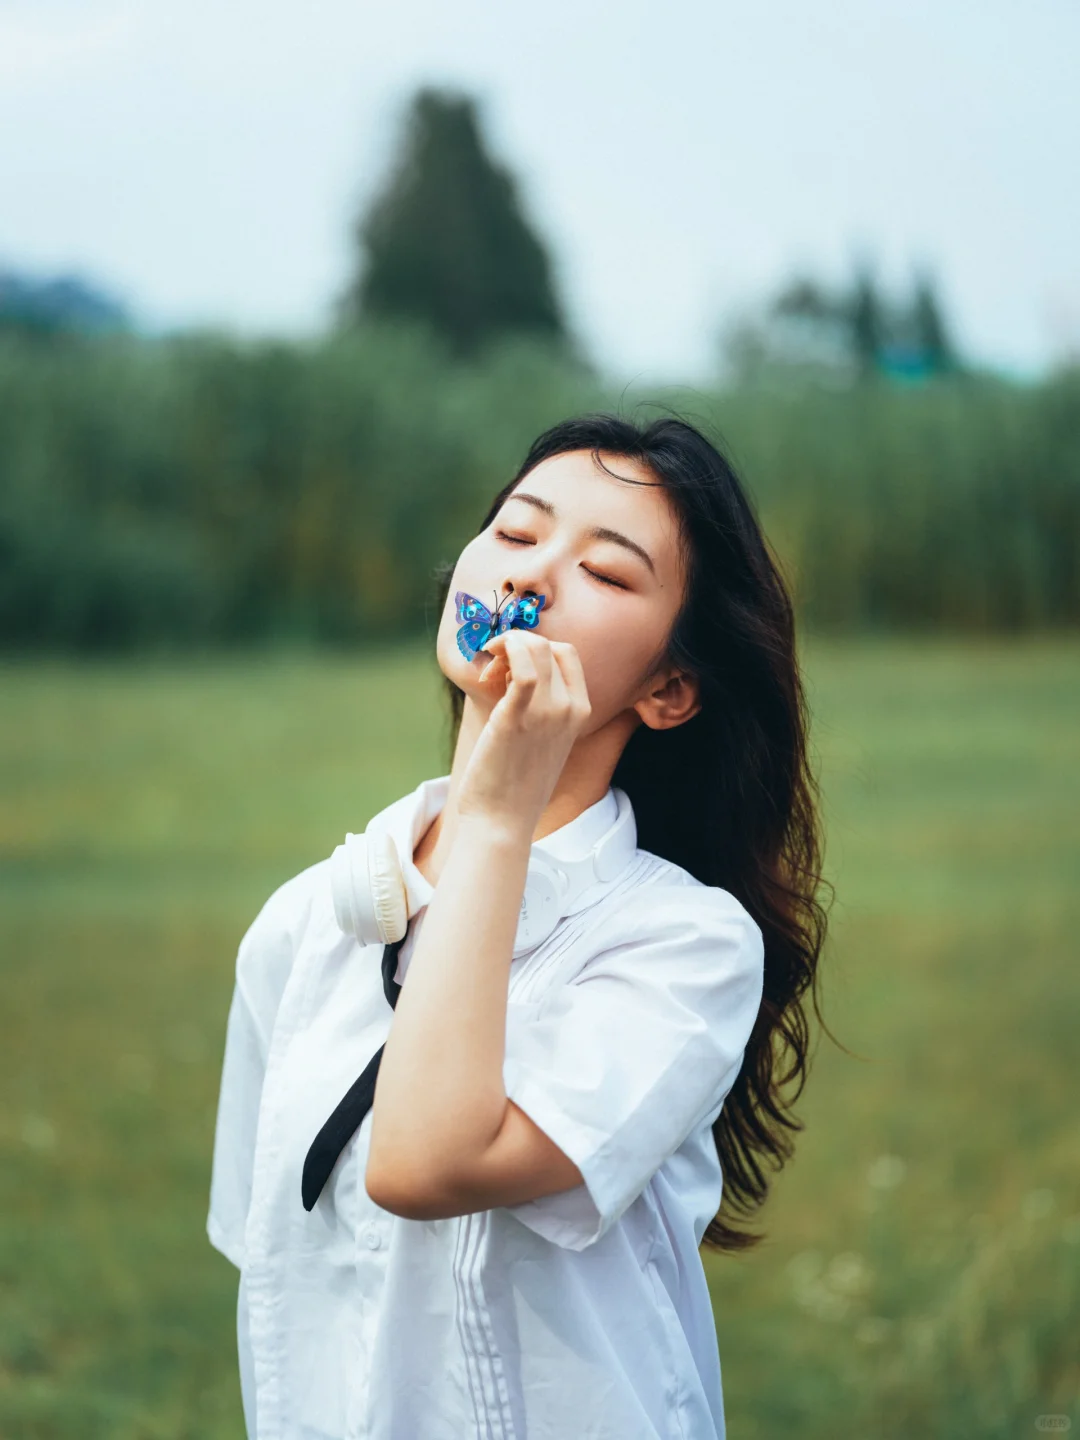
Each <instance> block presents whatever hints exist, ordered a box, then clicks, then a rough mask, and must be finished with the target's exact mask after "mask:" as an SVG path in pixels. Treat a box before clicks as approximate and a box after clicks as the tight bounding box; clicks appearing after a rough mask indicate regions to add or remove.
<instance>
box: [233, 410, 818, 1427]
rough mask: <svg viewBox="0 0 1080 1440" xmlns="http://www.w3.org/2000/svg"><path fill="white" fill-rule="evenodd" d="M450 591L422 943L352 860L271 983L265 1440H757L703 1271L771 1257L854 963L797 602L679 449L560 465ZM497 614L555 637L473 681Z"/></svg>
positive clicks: (659, 425)
mask: <svg viewBox="0 0 1080 1440" xmlns="http://www.w3.org/2000/svg"><path fill="white" fill-rule="evenodd" d="M444 580H445V582H446V588H445V591H444V595H443V608H442V616H441V622H440V626H439V632H438V639H437V657H438V662H439V665H440V668H441V669H442V671H443V674H444V675H445V677H446V681H447V685H448V688H449V691H450V696H451V700H452V713H453V718H454V737H453V739H454V744H453V759H452V764H451V769H450V773H449V775H447V776H443V777H439V778H437V779H434V780H429V781H425V782H424V783H423V784H421V785H420V786H419V787H418V788H417V790H416V791H414V792H413V793H412V794H410V795H407V796H405V797H403V798H402V799H401V800H399V801H396V802H395V803H394V804H393V805H391V806H389V807H388V808H387V809H386V810H384V811H383V812H382V813H381V814H380V815H378V816H375V817H373V818H372V820H371V821H370V822H369V824H368V827H367V833H368V835H369V836H372V835H378V834H382V835H389V836H390V837H391V838H393V839H394V841H395V844H396V847H397V851H398V854H399V856H400V859H401V869H402V878H403V880H404V885H405V890H406V893H407V901H408V905H407V908H408V915H409V926H408V932H407V934H406V936H405V937H404V941H403V942H399V943H398V944H397V945H394V946H386V947H385V948H383V947H381V946H370V945H358V943H357V940H356V938H355V937H354V936H352V935H350V934H348V933H346V931H345V930H344V929H343V928H342V926H341V924H340V923H338V919H337V913H338V912H335V909H334V904H333V900H332V895H331V885H330V880H329V870H328V867H329V864H330V862H329V861H320V862H319V863H318V864H316V865H313V866H311V867H310V868H309V869H307V870H305V871H303V872H302V873H301V874H300V875H298V876H295V877H294V878H293V879H292V880H290V881H288V882H286V884H284V885H283V886H281V887H280V888H279V889H278V890H277V891H276V892H275V893H274V895H272V896H271V897H270V899H269V900H268V901H267V903H266V905H265V906H264V907H263V909H262V911H261V912H260V914H259V915H258V917H257V918H256V920H255V921H254V922H253V924H252V926H251V928H250V929H249V930H248V932H247V934H246V935H245V936H244V938H243V941H242V942H241V946H240V951H239V954H238V957H237V968H236V987H235V990H234V995H233V1003H232V1007H231V1009H230V1014H229V1025H228V1035H227V1043H226V1054H225V1062H224V1067H223V1074H222V1089H221V1099H220V1103H219V1113H218V1126H217V1134H216V1138H215V1151H214V1174H213V1181H212V1188H211V1205H210V1214H209V1217H208V1221H207V1228H208V1232H209V1235H210V1238H211V1240H212V1242H213V1243H214V1244H215V1245H216V1246H217V1247H218V1248H219V1249H220V1250H222V1252H223V1253H224V1254H226V1255H227V1256H228V1257H229V1258H230V1259H231V1260H232V1261H233V1262H234V1263H235V1264H236V1265H237V1266H238V1267H239V1268H240V1271H241V1277H240V1294H239V1308H238V1328H239V1347H240V1362H241V1379H242V1392H243V1399H244V1409H245V1417H246V1421H247V1427H248V1434H249V1436H251V1437H255V1436H256V1435H257V1436H258V1440H279V1437H280V1440H297V1437H302V1440H330V1437H334V1440H337V1437H345V1436H349V1437H353V1436H355V1437H365V1440H367V1437H379V1440H462V1437H466V1436H469V1437H472V1436H478V1437H485V1440H489V1437H498V1440H511V1437H513V1440H526V1437H528V1440H575V1437H591V1440H647V1437H648V1440H652V1437H659V1436H663V1437H679V1440H718V1437H721V1440H722V1437H723V1435H724V1413H723V1399H722V1387H721V1376H720V1363H719V1359H718V1356H717V1345H716V1331H715V1326H714V1321H713V1315H712V1309H711V1305H710V1300H709V1294H708V1290H707V1287H706V1283H705V1276H704V1271H703V1268H702V1264H701V1259H700V1255H699V1251H698V1247H699V1245H700V1244H701V1243H702V1242H704V1243H705V1244H706V1245H709V1246H711V1247H713V1248H715V1249H717V1250H726V1251H735V1250H738V1249H740V1248H745V1247H747V1246H749V1245H751V1244H753V1243H756V1242H757V1241H758V1240H759V1239H760V1238H761V1237H760V1235H756V1234H752V1233H749V1232H747V1231H745V1230H741V1229H739V1228H736V1226H735V1225H733V1224H732V1220H733V1219H736V1218H742V1219H744V1220H745V1219H746V1218H747V1217H748V1216H749V1215H750V1214H751V1213H752V1212H753V1211H754V1210H755V1209H756V1208H757V1207H759V1206H760V1205H761V1204H762V1202H763V1201H764V1199H765V1196H766V1193H767V1190H768V1181H767V1179H766V1178H765V1175H764V1171H763V1162H769V1163H770V1164H772V1165H773V1166H774V1168H775V1167H776V1166H779V1165H781V1164H782V1163H783V1162H784V1160H785V1159H786V1158H787V1157H788V1156H789V1155H790V1153H791V1149H792V1140H791V1138H790V1136H789V1135H788V1134H787V1133H785V1132H786V1131H788V1130H794V1129H798V1128H801V1124H800V1122H797V1121H796V1120H795V1119H794V1118H792V1117H791V1116H790V1115H789V1114H788V1113H787V1112H788V1109H789V1107H790V1103H791V1099H786V1100H785V1099H784V1098H782V1096H781V1093H780V1085H781V1083H785V1084H786V1083H787V1082H788V1081H790V1080H798V1081H799V1086H798V1090H797V1091H796V1094H795V1096H794V1097H791V1098H797V1095H798V1093H799V1091H801V1088H802V1083H803V1081H804V1080H805V1071H806V1057H807V1028H808V1027H807V1021H806V1016H805V1015H804V1012H803V1010H802V1008H801V1005H800V1000H801V997H802V996H803V995H804V993H805V992H806V991H807V989H811V990H812V991H814V986H815V978H816V966H817V961H818V956H819V953H820V949H821V944H822V939H823V935H824V914H823V911H822V909H821V907H820V905H819V903H818V900H817V898H816V897H817V891H818V887H819V883H820V882H819V869H820V865H819V836H818V826H817V816H816V810H815V804H814V789H813V782H812V779H811V776H810V774H809V771H808V766H807V759H806V719H805V709H804V702H803V695H802V688H801V683H800V678H799V672H798V668H797V663H796V657H795V650H794V632H793V620H792V612H791V605H790V601H789V598H788V595H787V593H786V591H785V587H784V585H783V582H782V580H781V578H780V576H779V575H778V573H777V570H776V567H775V566H774V564H773V562H772V560H771V558H770V556H769V553H768V551H767V548H766V546H765V543H764V542H763V539H762V536H761V533H760V531H759V529H758V526H757V523H756V521H755V519H754V517H753V514H752V512H751V510H750V507H749V506H748V504H747V501H746V499H745V497H744V495H743V493H742V491H741V489H740V486H739V484H738V481H737V480H736V478H735V476H734V474H733V473H732V471H731V469H730V467H729V466H728V464H727V463H726V461H725V460H724V459H723V458H722V456H721V455H720V454H719V453H718V452H717V451H716V449H715V448H714V447H713V446H712V445H711V444H710V443H709V442H708V441H707V440H706V439H705V438H704V436H702V435H701V434H700V433H699V432H698V431H697V430H696V429H694V428H693V427H692V426H690V425H688V424H685V423H683V422H681V421H679V420H675V419H663V420H659V421H657V422H655V423H654V424H652V425H650V426H648V427H647V428H640V427H637V426H635V425H633V424H631V423H629V422H627V421H625V420H622V419H618V418H615V417H610V416H590V417H585V418H582V419H577V420H571V421H567V422H565V423H563V424H560V425H557V426H555V427H554V429H552V430H550V431H548V432H547V433H546V434H544V435H542V436H541V437H540V438H539V439H538V440H537V441H536V442H535V444H534V445H533V447H532V449H531V450H530V451H529V454H528V455H527V457H526V459H525V462H524V464H523V465H522V467H521V469H520V471H519V472H518V474H517V475H516V476H515V477H514V478H513V480H511V481H510V482H509V484H507V486H506V487H505V488H504V489H503V490H502V491H501V492H500V493H499V494H498V495H497V496H496V497H495V500H494V502H493V504H492V506H491V509H490V511H489V513H488V515H487V516H486V517H485V519H484V522H483V525H482V526H481V528H480V530H479V532H478V534H477V535H476V537H475V538H474V539H473V540H472V541H471V542H470V543H469V544H468V545H467V546H466V547H465V549H464V550H463V551H462V553H461V555H460V557H459V558H458V560H457V563H456V565H455V566H454V567H453V570H452V573H451V574H450V575H449V576H445V577H444ZM455 597H457V598H455ZM462 597H475V598H476V599H478V600H484V599H485V597H486V599H487V600H488V601H490V602H491V603H490V606H489V608H490V609H492V610H499V611H500V612H501V607H502V605H503V604H504V603H509V602H512V601H517V602H523V601H529V602H530V603H531V606H532V609H531V612H529V613H531V614H532V617H533V619H534V621H535V624H534V626H533V627H532V628H510V629H506V630H504V631H502V633H498V634H495V635H493V636H492V637H491V638H489V639H488V640H487V643H486V644H485V645H484V646H483V648H481V649H478V650H476V653H475V654H474V653H472V651H471V650H470V648H469V645H468V643H461V637H460V634H459V632H461V631H462V630H467V628H468V627H467V626H466V625H463V624H462V617H463V615H469V614H472V613H474V610H475V607H473V609H469V608H467V606H468V605H471V601H466V599H463V598H462ZM463 606H465V607H466V608H464V609H463ZM526 609H527V607H525V608H523V610H522V613H526ZM508 613H509V612H508ZM495 628H496V629H497V628H498V627H495ZM485 633H486V632H485ZM480 638H482V637H480ZM474 643H475V642H474ZM553 869H554V870H555V871H557V872H559V873H558V875H557V876H556V880H557V881H558V884H557V885H556V887H555V889H554V890H551V889H550V888H549V890H547V891H544V890H543V886H544V884H546V883H547V879H545V877H547V878H548V879H550V876H551V873H552V870H553ZM567 877H570V878H569V879H567ZM563 882H565V883H563ZM538 887H539V888H538ZM541 892H543V895H544V896H545V897H546V898H545V900H544V903H545V904H547V905H548V907H549V910H550V909H551V907H552V906H553V907H554V909H553V911H552V913H550V914H547V915H546V918H545V917H543V916H542V917H541V919H540V921H539V922H537V919H536V914H535V913H531V912H533V911H536V910H537V908H538V905H539V902H538V901H537V896H538V895H539V894H541ZM552 896H554V899H552ZM538 923H539V928H537V924H538ZM380 961H381V962H382V964H381V970H382V974H380ZM406 977H408V978H406ZM388 1001H389V1002H390V1003H389V1004H388V1003H387V1002H388ZM814 1001H815V1009H816V1006H817V997H816V991H815V993H814ZM391 1006H393V1008H391ZM391 1020H392V1022H393V1023H392V1025H391ZM380 1047H382V1048H381V1049H380ZM785 1048H786V1050H787V1054H786V1055H782V1054H781V1053H780V1052H781V1050H783V1049H785ZM358 1076H360V1077H361V1082H364V1083H361V1082H358V1081H357V1077H358ZM375 1077H377V1084H376V1085H375V1088H374V1103H373V1105H372V1099H371V1095H372V1092H371V1083H370V1082H371V1081H372V1080H374V1079H375ZM364 1084H367V1086H368V1088H367V1091H366V1099H365V1100H364V1101H363V1102H362V1103H360V1102H358V1101H357V1095H358V1094H359V1093H360V1091H362V1090H363V1089H364ZM343 1096H344V1099H343V1098H342V1097H343ZM369 1107H370V1108H369ZM328 1116H329V1117H330V1118H329V1119H328V1118H327V1117H328ZM721 1196H722V1197H723V1202H724V1203H723V1207H722V1209H721V1205H720V1202H721Z"/></svg>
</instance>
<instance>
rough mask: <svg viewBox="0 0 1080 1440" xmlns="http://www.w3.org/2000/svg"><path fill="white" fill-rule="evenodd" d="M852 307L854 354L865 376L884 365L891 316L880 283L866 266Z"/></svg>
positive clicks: (858, 279)
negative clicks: (882, 297)
mask: <svg viewBox="0 0 1080 1440" xmlns="http://www.w3.org/2000/svg"><path fill="white" fill-rule="evenodd" d="M848 307H849V308H848V321H849V325H850V327H851V329H850V334H851V351H852V355H853V357H854V359H855V363H856V365H857V366H858V368H859V370H860V371H861V372H862V374H864V375H870V374H873V373H874V371H875V370H877V369H878V366H879V365H880V363H881V355H882V350H883V348H884V346H885V343H886V339H887V330H888V315H887V313H886V307H885V305H884V303H883V302H882V299H881V296H880V295H879V293H878V287H877V282H876V281H875V280H874V276H873V274H872V273H871V271H870V269H869V267H868V266H866V265H862V266H860V267H859V270H858V272H857V273H856V276H855V283H854V285H853V286H852V289H851V296H850V299H849V302H848Z"/></svg>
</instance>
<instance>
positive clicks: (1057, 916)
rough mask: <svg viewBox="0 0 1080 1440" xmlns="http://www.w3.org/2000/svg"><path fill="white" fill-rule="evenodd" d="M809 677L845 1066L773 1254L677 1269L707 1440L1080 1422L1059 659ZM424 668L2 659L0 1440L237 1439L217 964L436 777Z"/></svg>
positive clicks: (220, 972) (389, 659)
mask: <svg viewBox="0 0 1080 1440" xmlns="http://www.w3.org/2000/svg"><path fill="white" fill-rule="evenodd" d="M808 673H809V679H810V689H811V694H812V700H813V706H814V711H815V716H816V732H815V733H816V742H817V746H818V749H819V751H820V754H821V760H822V769H823V775H824V783H825V789H826V795H827V801H828V814H829V836H830V840H829V847H830V848H829V864H830V874H831V875H832V877H833V879H834V880H835V882H836V884H837V887H838V899H837V904H836V907H835V910H834V919H833V932H832V943H831V946H830V951H829V955H828V957H827V959H826V961H825V963H824V965H823V970H822V975H823V993H824V1006H825V1013H826V1017H827V1019H828V1021H829V1024H830V1026H831V1028H832V1030H833V1032H834V1033H835V1034H836V1035H837V1036H838V1037H839V1038H840V1040H841V1041H842V1042H843V1043H844V1044H845V1045H846V1046H847V1047H848V1048H849V1049H850V1051H852V1052H854V1054H853V1055H852V1054H845V1053H844V1052H843V1051H842V1050H840V1049H838V1048H837V1047H836V1046H835V1045H834V1044H833V1043H832V1042H831V1041H830V1040H829V1039H828V1038H827V1037H825V1038H823V1039H822V1040H821V1041H820V1043H819V1045H818V1048H817V1053H816V1058H815V1063H814V1067H813V1070H812V1074H811V1079H810V1083H809V1086H808V1088H807V1091H806V1092H805V1094H804V1097H803V1099H802V1101H801V1102H800V1104H799V1107H798V1113H799V1115H800V1116H801V1118H802V1119H803V1120H804V1121H805V1123H806V1129H805V1131H804V1133H803V1135H802V1136H801V1138H800V1140H799V1142H798V1148H797V1152H796V1156H795V1159H794V1161H793V1162H792V1163H791V1164H790V1165H789V1166H788V1167H787V1168H786V1169H785V1170H784V1171H783V1172H782V1174H781V1175H780V1176H779V1177H778V1179H777V1180H776V1182H775V1186H774V1191H773V1195H772V1197H771V1198H770V1200H769V1203H768V1204H767V1206H766V1207H765V1210H764V1211H763V1212H762V1215H761V1217H760V1226H761V1228H764V1229H765V1230H766V1231H767V1234H768V1239H767V1240H766V1242H765V1243H764V1244H763V1245H761V1246H760V1247H759V1248H758V1249H757V1250H756V1251H755V1252H753V1253H752V1254H750V1255H748V1256H744V1257H740V1258H738V1259H733V1258H730V1257H728V1258H714V1257H711V1256H710V1257H708V1258H707V1261H706V1264H707V1268H708V1271H709V1276H710V1283H711V1285H712V1288H713V1294H714V1298H715V1303H716V1311H717V1321H718V1328H719V1333H720V1349H721V1357H722V1364H723V1372H724V1388H725V1396H726V1403H727V1412H728V1424H729V1431H730V1434H731V1436H732V1440H750V1437H755V1436H761V1437H769V1440H772V1437H774V1436H775V1437H780V1436H787V1435H790V1434H798V1435H800V1436H801V1437H803V1440H816V1437H821V1440H835V1437H836V1436H837V1435H838V1434H843V1435H845V1436H859V1437H871V1436H873V1437H893V1436H896V1437H899V1436H904V1437H907V1436H912V1437H914V1436H919V1437H923V1436H926V1435H933V1436H948V1437H950V1440H952V1437H966V1436H973V1437H975V1436H977V1437H980V1440H983V1437H986V1440H996V1437H1002V1440H1004V1437H1006V1436H1008V1437H1013V1436H1020V1435H1025V1434H1036V1433H1038V1432H1037V1431H1036V1430H1035V1429H1034V1426H1035V1421H1036V1419H1037V1417H1038V1416H1039V1415H1043V1414H1068V1415H1070V1416H1071V1417H1072V1419H1073V1421H1074V1423H1076V1422H1077V1421H1078V1420H1080V1413H1078V1396H1080V1346H1078V1344H1077V1338H1076V1337H1077V1335H1078V1334H1080V1121H1078V1118H1077V1113H1076V1112H1077V1105H1076V1101H1077V1086H1076V1081H1075V1074H1076V1065H1075V1053H1076V1041H1075V1029H1076V1017H1077V1015H1078V1014H1080V963H1078V962H1080V947H1078V945H1077V942H1076V938H1075V937H1076V935H1077V933H1078V930H1080V886H1078V885H1077V878H1078V877H1080V763H1078V762H1080V725H1078V724H1077V717H1078V715H1080V646H1077V644H1076V643H1075V642H1072V641H1066V640H1057V641H1043V642H1039V643H1027V644H1023V645H1021V644H1013V643H993V644H990V643H987V644H985V645H978V646H973V645H967V646H961V645H958V644H954V643H949V644H914V643H909V642H900V641H890V642H887V643H886V642H882V643H880V644H877V643H875V644H871V643H857V644H856V643H847V644H843V645H839V644H835V645H834V644H828V645H825V644H820V643H819V644H817V645H815V646H813V647H812V648H811V650H810V652H809V655H808ZM437 679H438V677H437V676H435V675H433V673H432V669H431V666H430V662H429V661H428V659H427V657H426V655H423V654H421V653H417V652H414V651H405V652H403V653H402V654H401V655H400V656H385V655H384V656H375V657H370V658H366V659H361V658H348V657H311V656H303V655H296V654H292V655H288V654H282V655H278V656H273V655H271V656H262V657H255V656H242V657H239V658H237V657H221V658H215V659H212V660H200V661H194V660H192V661H187V662H166V661H146V662H140V663H138V664H135V663H131V664H119V663H118V664H104V663H101V664H64V663H59V662H56V663H52V662H41V663H30V662H27V663H19V664H17V665H13V664H9V665H7V666H6V667H4V668H3V669H0V694H2V697H3V702H2V705H0V947H2V965H3V997H4V999H3V1006H2V1008H0V1076H2V1085H3V1089H2V1097H0V1102H2V1108H0V1436H2V1437H3V1440H23V1437H26V1440H44V1437H50V1440H51V1437H65V1440H66V1437H71V1440H76V1437H77V1440H106V1437H108V1440H114V1437H118V1440H144V1437H145V1440H180V1437H191V1440H196V1437H198V1440H226V1437H241V1436H242V1435H243V1424H242V1419H241V1411H240V1399H239V1386H238V1380H237V1375H236V1359H235V1340H234V1328H233V1327H234V1306H235V1295H236V1272H235V1270H233V1268H232V1267H231V1266H230V1265H229V1264H228V1262H227V1261H225V1260H224V1259H223V1258H222V1257H221V1256H219V1255H218V1254H217V1253H216V1252H215V1251H214V1250H212V1249H211V1247H210V1245H209V1242H208V1241H207V1240H206V1238H205V1234H204V1229H203V1226H204V1221H205V1214H206V1203H207V1192H208V1185H209V1167H210V1152H211V1143H212V1135H213V1123H214V1108H215V1105H216V1099H217V1085H218V1080H219V1076H220V1063H221V1051H222V1045H223V1041H224V1027H225V1016H226V1011H227V1007H228V1000H229V994H230V989H231V983H232V966H233V961H234V958H235V952H236V945H237V942H238V941H239V938H240V935H241V933H242V932H243V929H244V928H245V926H246V925H247V924H248V922H249V921H250V920H251V918H252V917H253V915H254V913H255V911H256V910H257V908H258V906H259V905H260V904H261V903H262V901H263V900H264V899H265V898H266V896H267V894H269V892H270V890H271V889H272V888H273V887H274V886H275V885H276V884H277V883H279V882H280V881H281V880H284V879H286V878H287V877H288V876H290V875H292V874H294V873H295V872H296V871H297V870H299V869H301V868H302V867H303V866H305V865H307V864H309V863H310V862H311V861H312V860H314V859H317V858H319V857H321V856H323V855H326V854H328V853H329V851H330V850H331V849H332V847H333V846H334V845H335V844H336V843H337V842H338V840H339V839H340V838H341V836H342V835H343V834H344V832H345V831H346V830H347V829H359V828H362V826H363V825H364V823H365V822H366V819H367V817H368V816H369V815H370V814H371V813H372V812H373V811H374V810H376V809H379V808H381V807H382V806H383V805H385V804H387V803H388V802H389V801H390V800H392V799H395V798H396V797H397V796H399V795H401V794H403V793H404V792H405V791H406V790H407V789H409V788H411V787H412V786H413V785H414V784H415V783H417V781H418V780H420V779H422V778H424V777H425V776H427V775H432V774H437V773H441V772H442V771H443V770H444V769H445V766H446V755H445V750H444V741H445V722H444V718H443V714H444V712H443V709H442V706H441V704H440V703H439V698H438V694H437ZM374 695H377V696H378V697H379V704H378V706H373V705H372V704H371V697H372V696H374ZM568 1440H573V1437H568Z"/></svg>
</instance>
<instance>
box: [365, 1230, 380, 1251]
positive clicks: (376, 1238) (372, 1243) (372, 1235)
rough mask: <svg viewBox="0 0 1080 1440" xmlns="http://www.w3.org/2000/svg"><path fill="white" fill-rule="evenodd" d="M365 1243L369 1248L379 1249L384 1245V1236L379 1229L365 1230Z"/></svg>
mask: <svg viewBox="0 0 1080 1440" xmlns="http://www.w3.org/2000/svg"><path fill="white" fill-rule="evenodd" d="M364 1244H365V1245H366V1246H367V1248H368V1249H369V1250H378V1249H379V1248H380V1247H381V1245H382V1236H381V1235H380V1234H379V1232H378V1231H377V1230H365V1231H364Z"/></svg>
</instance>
